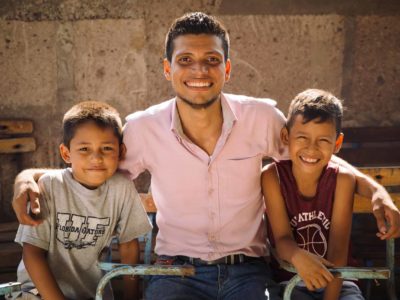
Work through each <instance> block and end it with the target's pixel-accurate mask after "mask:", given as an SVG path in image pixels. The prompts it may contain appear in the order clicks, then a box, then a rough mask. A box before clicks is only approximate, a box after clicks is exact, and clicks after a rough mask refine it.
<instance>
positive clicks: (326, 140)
mask: <svg viewBox="0 0 400 300" xmlns="http://www.w3.org/2000/svg"><path fill="white" fill-rule="evenodd" d="M320 142H323V143H328V144H330V143H331V141H330V140H328V139H320Z"/></svg>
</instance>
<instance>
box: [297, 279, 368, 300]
mask: <svg viewBox="0 0 400 300" xmlns="http://www.w3.org/2000/svg"><path fill="white" fill-rule="evenodd" d="M290 298H291V299H295V300H322V299H323V298H324V289H317V290H315V291H309V290H308V289H307V288H306V287H303V286H296V287H295V288H294V289H293V292H292V295H291V297H290ZM339 300H364V297H363V296H362V294H361V291H360V289H359V288H358V286H357V285H356V284H355V283H354V282H351V281H343V285H342V289H341V290H340V295H339Z"/></svg>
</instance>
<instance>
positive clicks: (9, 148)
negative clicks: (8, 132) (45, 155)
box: [0, 137, 36, 153]
mask: <svg viewBox="0 0 400 300" xmlns="http://www.w3.org/2000/svg"><path fill="white" fill-rule="evenodd" d="M35 150H36V142H35V139H34V138H32V137H23V138H10V139H0V153H20V152H32V151H35Z"/></svg>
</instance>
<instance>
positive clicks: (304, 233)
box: [296, 224, 328, 257]
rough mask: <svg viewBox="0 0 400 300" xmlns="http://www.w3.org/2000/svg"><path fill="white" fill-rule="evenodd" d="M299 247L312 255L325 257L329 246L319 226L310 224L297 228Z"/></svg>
mask: <svg viewBox="0 0 400 300" xmlns="http://www.w3.org/2000/svg"><path fill="white" fill-rule="evenodd" d="M296 231H297V232H296V233H297V243H298V245H299V246H300V247H301V248H303V249H304V250H307V251H309V252H311V253H314V254H317V255H319V256H321V257H324V256H325V254H326V252H327V250H328V244H327V241H326V238H325V236H324V234H323V233H322V231H321V227H320V226H319V225H318V224H308V225H305V226H302V227H300V228H297V230H296Z"/></svg>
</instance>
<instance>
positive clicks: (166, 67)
mask: <svg viewBox="0 0 400 300" xmlns="http://www.w3.org/2000/svg"><path fill="white" fill-rule="evenodd" d="M163 64H164V76H165V78H166V79H167V80H168V81H171V64H170V62H169V61H168V59H167V58H164V62H163Z"/></svg>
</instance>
